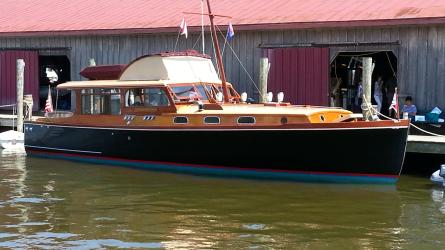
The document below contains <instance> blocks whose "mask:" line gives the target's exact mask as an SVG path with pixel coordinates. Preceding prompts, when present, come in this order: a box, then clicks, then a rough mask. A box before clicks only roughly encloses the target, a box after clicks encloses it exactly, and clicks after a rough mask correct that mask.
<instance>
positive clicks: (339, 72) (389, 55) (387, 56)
mask: <svg viewBox="0 0 445 250" xmlns="http://www.w3.org/2000/svg"><path fill="white" fill-rule="evenodd" d="M362 57H372V59H373V62H374V63H375V68H374V71H373V74H372V90H371V96H372V98H371V99H372V100H371V101H372V103H373V104H374V105H376V104H377V102H378V101H379V100H376V98H375V97H374V91H375V89H376V87H375V84H376V82H377V80H379V77H381V81H382V83H383V85H382V87H381V91H382V95H381V100H380V101H381V112H382V113H383V114H385V115H388V108H389V105H390V104H391V101H392V98H393V94H394V89H395V87H397V57H396V56H395V55H394V53H393V52H392V51H363V52H340V53H338V55H337V56H336V57H335V58H334V60H333V61H332V63H331V74H330V77H331V79H330V89H329V95H330V105H331V106H337V107H343V108H345V109H349V110H352V111H354V112H361V108H360V105H361V102H362V100H361V98H360V91H361V90H360V88H361V87H360V85H361V81H362V68H363V67H362V60H361V58H362ZM377 98H379V97H377Z"/></svg>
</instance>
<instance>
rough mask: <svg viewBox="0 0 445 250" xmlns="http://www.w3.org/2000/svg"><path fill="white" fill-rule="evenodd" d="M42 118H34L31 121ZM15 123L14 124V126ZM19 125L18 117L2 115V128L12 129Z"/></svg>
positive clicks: (0, 116)
mask: <svg viewBox="0 0 445 250" xmlns="http://www.w3.org/2000/svg"><path fill="white" fill-rule="evenodd" d="M41 117H42V116H34V115H33V116H32V118H31V120H35V119H38V118H41ZM13 123H14V124H13ZM13 125H14V126H16V125H17V116H16V115H8V114H0V127H12V126H13Z"/></svg>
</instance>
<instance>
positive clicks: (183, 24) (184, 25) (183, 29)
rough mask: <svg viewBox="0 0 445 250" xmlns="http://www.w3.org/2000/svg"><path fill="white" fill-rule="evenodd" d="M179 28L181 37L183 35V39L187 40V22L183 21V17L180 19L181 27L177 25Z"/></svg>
mask: <svg viewBox="0 0 445 250" xmlns="http://www.w3.org/2000/svg"><path fill="white" fill-rule="evenodd" d="M179 28H180V32H181V35H185V39H187V36H188V32H187V22H186V21H185V18H184V17H183V18H182V21H181V25H179Z"/></svg>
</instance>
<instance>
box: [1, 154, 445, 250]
mask: <svg viewBox="0 0 445 250" xmlns="http://www.w3.org/2000/svg"><path fill="white" fill-rule="evenodd" d="M0 176H1V179H0V248H74V249H97V248H123V249H127V248H137V249H140V248H166V249H181V248H183V249H190V248H194V249H195V248H206V249H207V248H310V249H314V248H315V249H327V248H329V249H345V248H346V249H348V248H350V249H357V248H378V249H380V248H396V249H397V248H406V247H410V248H411V247H412V248H435V247H437V246H440V245H443V244H445V239H444V238H443V235H445V198H444V192H443V189H435V188H433V187H432V186H431V184H430V183H429V181H428V179H426V178H419V177H413V176H403V177H402V178H401V180H400V181H399V183H398V184H397V185H382V186H378V185H334V184H313V183H312V184H310V183H292V182H275V181H254V180H243V179H223V178H206V177H197V176H189V175H180V174H169V173H159V172H150V171H142V170H136V169H128V168H121V167H112V166H98V165H89V164H80V163H74V162H68V161H61V160H47V159H39V158H31V157H28V158H26V157H24V156H23V155H17V154H4V153H2V156H1V157H0Z"/></svg>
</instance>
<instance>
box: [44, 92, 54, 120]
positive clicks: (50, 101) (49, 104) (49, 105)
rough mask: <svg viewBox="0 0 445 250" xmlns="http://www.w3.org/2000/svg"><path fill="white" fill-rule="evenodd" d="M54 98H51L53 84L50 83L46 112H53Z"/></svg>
mask: <svg viewBox="0 0 445 250" xmlns="http://www.w3.org/2000/svg"><path fill="white" fill-rule="evenodd" d="M53 111H54V109H53V99H52V98H51V86H49V85H48V98H46V104H45V114H46V113H50V112H53Z"/></svg>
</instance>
